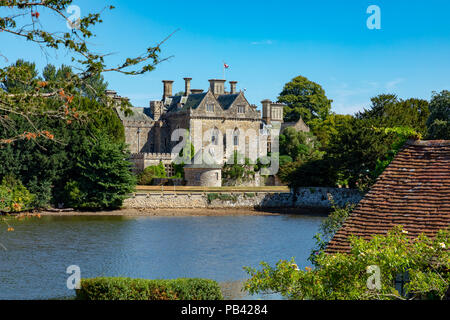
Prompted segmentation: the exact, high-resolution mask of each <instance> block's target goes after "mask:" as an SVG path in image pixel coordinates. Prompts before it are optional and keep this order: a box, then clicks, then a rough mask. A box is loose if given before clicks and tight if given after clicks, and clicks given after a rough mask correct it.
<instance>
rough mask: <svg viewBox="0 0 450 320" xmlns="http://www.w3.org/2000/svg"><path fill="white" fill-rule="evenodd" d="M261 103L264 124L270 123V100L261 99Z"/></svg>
mask: <svg viewBox="0 0 450 320" xmlns="http://www.w3.org/2000/svg"><path fill="white" fill-rule="evenodd" d="M261 104H262V112H263V116H262V117H263V120H264V121H265V122H266V124H270V123H271V120H272V115H271V113H272V110H271V109H272V108H271V106H272V101H270V100H268V99H266V100H263V101H261Z"/></svg>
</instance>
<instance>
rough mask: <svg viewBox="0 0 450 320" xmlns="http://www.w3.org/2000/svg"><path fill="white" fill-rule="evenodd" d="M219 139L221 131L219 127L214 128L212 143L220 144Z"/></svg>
mask: <svg viewBox="0 0 450 320" xmlns="http://www.w3.org/2000/svg"><path fill="white" fill-rule="evenodd" d="M219 139H220V131H219V129H217V128H214V130H213V132H212V135H211V143H212V144H213V145H215V146H218V145H219Z"/></svg>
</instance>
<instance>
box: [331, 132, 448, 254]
mask: <svg viewBox="0 0 450 320" xmlns="http://www.w3.org/2000/svg"><path fill="white" fill-rule="evenodd" d="M396 225H403V226H404V228H405V230H407V231H408V235H409V236H410V237H417V236H418V235H420V234H421V233H425V234H426V235H427V236H430V237H433V236H435V235H436V233H437V231H438V230H440V229H445V228H448V227H449V225H450V141H444V140H439V141H409V142H407V144H406V145H405V147H404V148H403V150H402V151H401V152H399V154H398V155H397V156H396V157H395V159H394V160H393V161H392V163H391V164H390V165H389V167H388V168H387V169H386V170H385V172H384V173H383V174H382V175H381V176H380V177H379V178H378V180H377V182H376V183H375V185H374V186H373V187H372V188H371V190H370V191H369V192H368V193H367V195H366V196H365V197H364V199H363V200H361V202H360V203H359V205H358V206H357V207H356V208H355V210H354V211H353V213H352V214H351V216H350V217H349V218H348V219H347V221H346V222H345V223H344V225H343V226H342V228H341V229H340V230H339V231H338V232H337V233H336V235H335V236H334V237H333V239H332V240H331V241H330V243H329V244H328V247H327V250H326V251H327V252H329V253H335V252H348V251H349V250H350V243H349V240H348V239H349V236H350V235H356V236H360V237H363V238H365V239H370V238H371V237H372V236H373V235H377V234H386V233H387V232H388V231H389V230H391V229H392V228H393V227H394V226H396Z"/></svg>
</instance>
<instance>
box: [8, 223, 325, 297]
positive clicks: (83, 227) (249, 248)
mask: <svg viewBox="0 0 450 320" xmlns="http://www.w3.org/2000/svg"><path fill="white" fill-rule="evenodd" d="M322 219H323V217H320V216H319V217H318V216H233V217H164V218H155V217H149V218H124V217H44V218H43V219H41V220H33V221H25V222H22V223H19V224H16V225H15V226H14V227H15V229H16V231H15V232H14V233H8V234H6V232H3V230H2V231H0V242H1V243H2V244H3V245H4V246H5V247H6V248H7V249H8V250H7V251H5V250H1V249H0V299H48V298H55V297H64V296H71V295H73V292H72V291H69V290H67V288H66V279H67V276H68V275H67V274H66V273H65V271H66V268H67V267H68V266H70V265H78V266H80V268H81V272H82V277H85V278H86V277H98V276H124V277H132V278H145V279H171V278H179V277H198V278H210V279H214V280H217V281H219V282H221V283H225V289H224V290H225V291H226V292H229V294H230V296H229V297H233V298H236V299H241V298H243V297H245V296H244V294H243V293H241V292H240V288H241V286H240V285H239V284H241V283H240V281H242V279H245V278H246V277H247V275H246V273H245V272H244V271H243V269H242V267H243V266H254V267H256V266H258V264H259V262H260V261H263V260H264V261H267V262H269V263H271V264H274V263H276V262H277V261H278V260H279V259H290V258H291V257H296V259H297V262H298V263H299V266H303V267H305V266H306V265H307V257H308V255H309V252H310V249H311V247H312V246H313V235H314V234H315V233H316V232H317V229H318V226H319V225H320V222H321V221H322ZM238 287H239V288H238ZM238 289H239V290H238ZM227 290H228V291H227Z"/></svg>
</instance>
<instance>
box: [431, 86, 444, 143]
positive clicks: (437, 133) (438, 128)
mask: <svg viewBox="0 0 450 320" xmlns="http://www.w3.org/2000/svg"><path fill="white" fill-rule="evenodd" d="M430 110H431V114H430V117H429V118H428V121H427V126H428V139H433V140H442V139H444V140H450V91H448V90H443V91H442V92H441V93H433V97H432V99H431V102H430Z"/></svg>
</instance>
